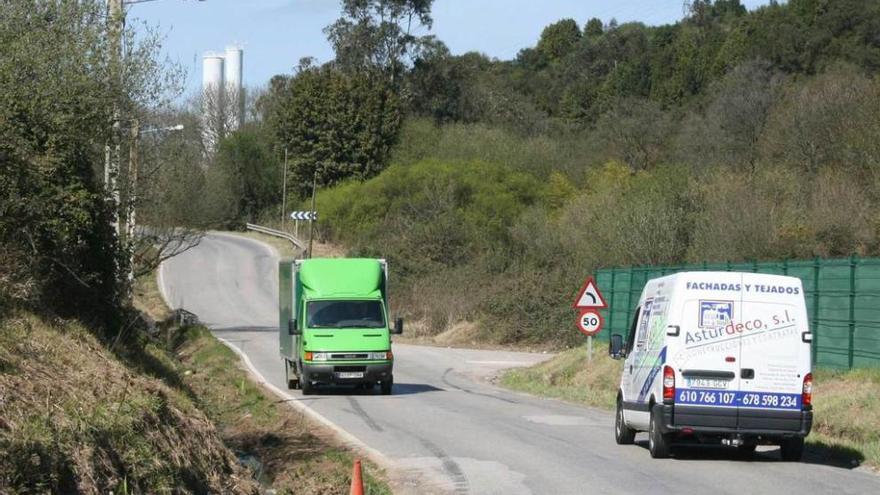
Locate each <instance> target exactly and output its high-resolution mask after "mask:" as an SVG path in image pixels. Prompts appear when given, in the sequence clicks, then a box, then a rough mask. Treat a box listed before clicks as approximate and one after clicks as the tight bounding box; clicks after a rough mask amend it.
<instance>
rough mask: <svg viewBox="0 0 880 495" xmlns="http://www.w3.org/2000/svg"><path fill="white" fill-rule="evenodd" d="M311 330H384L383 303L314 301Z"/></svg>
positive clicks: (310, 313) (310, 319) (309, 312)
mask: <svg viewBox="0 0 880 495" xmlns="http://www.w3.org/2000/svg"><path fill="white" fill-rule="evenodd" d="M308 326H309V327H310V328H384V327H385V315H384V312H383V311H382V301H312V302H310V303H309V304H308Z"/></svg>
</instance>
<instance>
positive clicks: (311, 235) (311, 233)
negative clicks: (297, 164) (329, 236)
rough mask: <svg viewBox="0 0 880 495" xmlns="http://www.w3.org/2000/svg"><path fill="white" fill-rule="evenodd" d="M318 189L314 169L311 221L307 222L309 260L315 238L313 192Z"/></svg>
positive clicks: (315, 216)
mask: <svg viewBox="0 0 880 495" xmlns="http://www.w3.org/2000/svg"><path fill="white" fill-rule="evenodd" d="M317 189H318V169H317V168H316V169H315V175H314V176H313V177H312V219H311V220H310V221H309V258H311V257H312V239H313V238H314V237H315V222H316V221H317V220H318V219H317V213H316V212H315V191H316V190H317Z"/></svg>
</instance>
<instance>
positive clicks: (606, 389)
mask: <svg viewBox="0 0 880 495" xmlns="http://www.w3.org/2000/svg"><path fill="white" fill-rule="evenodd" d="M622 369H623V363H622V362H621V361H615V360H613V359H611V358H609V357H608V355H607V353H606V352H605V349H604V346H601V345H599V344H594V348H593V360H592V362H590V363H588V362H587V347H586V346H580V347H576V348H573V349H569V350H567V351H563V352H560V353H559V354H558V355H556V357H554V358H553V359H550V360H549V361H545V362H543V363H540V364H537V365H535V366H532V367H529V368H517V369H514V370H510V371H508V372H507V373H505V374H504V375H503V376H502V377H501V384H502V385H504V386H505V387H508V388H512V389H515V390H521V391H523V392H529V393H532V394H535V395H542V396H545V397H553V398H556V399H562V400H567V401H569V402H576V403H579V404H586V405H588V406H593V407H599V408H602V409H612V408H614V404H615V400H616V398H617V387H618V384H619V383H620V372H621V370H622Z"/></svg>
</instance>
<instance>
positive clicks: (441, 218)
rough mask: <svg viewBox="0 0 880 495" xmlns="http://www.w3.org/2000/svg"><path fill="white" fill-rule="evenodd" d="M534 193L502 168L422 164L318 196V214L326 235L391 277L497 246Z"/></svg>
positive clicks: (527, 182)
mask: <svg viewBox="0 0 880 495" xmlns="http://www.w3.org/2000/svg"><path fill="white" fill-rule="evenodd" d="M539 191H540V187H539V185H538V183H537V182H536V181H535V180H534V179H533V178H532V177H531V176H530V175H527V174H524V173H521V172H515V171H513V170H511V169H509V168H507V167H503V166H499V165H491V164H487V163H483V162H477V161H473V162H439V161H424V162H420V163H417V164H413V165H410V166H406V167H404V166H400V165H394V166H392V167H390V168H388V169H387V170H386V171H385V172H384V173H382V174H381V175H380V176H379V177H376V178H375V179H372V180H368V181H366V182H363V183H356V182H350V183H347V184H344V185H341V186H339V187H336V188H332V189H328V190H325V191H322V192H321V193H320V194H319V195H318V210H319V211H320V212H321V215H322V218H326V219H328V221H327V222H326V223H324V227H323V228H324V229H325V230H324V234H325V235H329V236H332V237H334V238H336V239H340V240H342V241H344V242H346V243H347V244H348V245H350V246H351V247H352V249H353V250H354V251H356V252H359V253H363V254H371V255H381V256H385V257H387V258H389V259H391V260H392V262H393V266H395V269H396V270H398V273H404V274H406V273H428V272H431V271H434V270H438V269H442V268H444V267H453V266H456V265H460V264H463V263H466V262H468V260H472V259H474V258H483V257H486V256H489V255H490V254H492V251H494V250H496V249H498V248H502V247H503V246H504V245H505V244H506V243H507V238H508V235H509V234H508V230H507V226H508V225H509V224H510V223H511V222H512V221H513V219H515V218H516V217H517V215H518V213H519V212H520V211H522V210H523V209H524V208H526V207H527V206H528V205H530V204H533V203H534V202H535V201H537V199H538V195H539ZM502 249H503V248H502ZM496 254H500V253H496Z"/></svg>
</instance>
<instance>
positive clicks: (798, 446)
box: [779, 437, 804, 462]
mask: <svg viewBox="0 0 880 495" xmlns="http://www.w3.org/2000/svg"><path fill="white" fill-rule="evenodd" d="M779 453H780V455H782V460H783V461H786V462H798V461H800V460H801V457H803V455H804V439H803V437H794V438H786V439H783V440H782V444H781V445H780V446H779Z"/></svg>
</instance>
